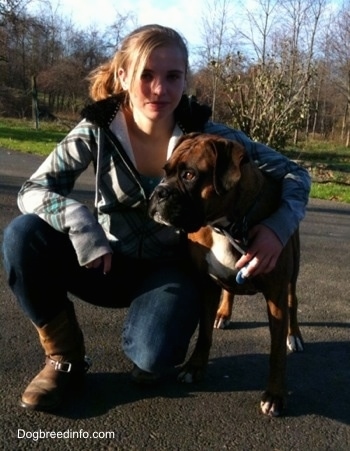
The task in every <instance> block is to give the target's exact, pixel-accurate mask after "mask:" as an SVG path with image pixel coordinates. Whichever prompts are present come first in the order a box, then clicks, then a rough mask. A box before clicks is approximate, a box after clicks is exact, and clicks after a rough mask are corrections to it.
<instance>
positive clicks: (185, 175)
mask: <svg viewBox="0 0 350 451" xmlns="http://www.w3.org/2000/svg"><path fill="white" fill-rule="evenodd" d="M195 175H196V174H195V173H194V171H191V170H189V169H186V170H185V171H183V173H182V178H183V179H184V180H186V181H188V182H190V181H191V180H193V179H194V177H195Z"/></svg>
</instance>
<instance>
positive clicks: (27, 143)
mask: <svg viewBox="0 0 350 451" xmlns="http://www.w3.org/2000/svg"><path fill="white" fill-rule="evenodd" d="M73 125H74V124H73V123H72V122H60V123H57V122H42V123H40V126H39V129H38V130H36V129H35V126H34V124H33V123H32V122H28V121H23V120H16V119H7V118H0V147H4V148H7V149H11V150H19V151H21V152H27V153H34V154H38V155H43V156H46V155H48V154H49V153H50V152H51V151H52V149H53V148H54V147H55V145H56V144H57V143H58V142H59V141H61V140H62V139H63V138H64V136H65V135H66V134H67V132H68V131H69V130H70V128H71V127H72V126H73ZM285 154H286V155H287V156H288V157H289V158H292V159H294V160H297V161H298V162H299V163H300V164H302V165H303V166H305V167H307V169H308V170H309V171H310V174H311V176H312V180H313V184H312V189H311V197H314V198H318V199H327V200H337V201H339V202H347V203H350V149H347V148H345V147H344V146H340V145H335V144H333V143H327V142H320V141H308V142H307V143H304V144H303V145H302V146H301V147H300V148H298V149H297V150H287V151H286V152H285Z"/></svg>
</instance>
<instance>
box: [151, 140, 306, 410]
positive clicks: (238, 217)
mask: <svg viewBox="0 0 350 451" xmlns="http://www.w3.org/2000/svg"><path fill="white" fill-rule="evenodd" d="M164 170H165V177H164V179H163V180H162V181H161V182H160V184H159V185H158V186H157V187H156V189H155V190H154V192H153V194H152V196H151V199H150V205H149V213H150V215H151V217H152V218H153V219H154V220H155V221H157V222H159V223H162V224H165V225H169V226H174V227H176V228H178V229H179V230H182V231H184V232H186V233H187V234H188V238H189V243H190V254H191V256H192V258H193V260H194V262H195V264H196V266H197V267H198V269H199V271H200V272H205V273H206V274H209V275H210V277H206V276H205V277H203V284H205V286H204V287H203V293H204V297H205V299H204V300H203V303H202V309H201V310H202V312H201V318H200V325H199V334H198V340H197V343H196V346H195V350H194V352H193V354H192V355H191V357H190V359H189V360H188V362H187V363H186V364H185V365H184V367H183V368H182V370H181V373H180V375H179V379H180V380H181V381H184V382H193V381H198V380H200V379H201V378H202V377H203V375H204V373H205V369H206V366H207V363H208V358H209V351H210V347H211V343H212V334H213V325H214V322H215V318H216V314H217V309H218V305H219V301H220V293H221V291H223V297H224V306H225V308H226V309H228V313H230V312H229V310H230V308H231V309H232V301H233V296H234V294H242V295H247V294H256V293H258V292H262V293H263V295H264V297H265V299H266V302H267V307H268V308H267V310H268V319H269V326H270V334H271V348H270V371H269V378H268V383H267V387H266V390H265V392H264V393H263V395H262V399H261V404H260V406H261V410H262V412H263V413H264V414H267V415H271V416H278V415H280V414H281V413H282V410H283V407H284V399H285V393H286V387H285V385H286V384H285V379H286V357H287V344H288V346H289V348H290V349H291V350H292V351H302V350H303V339H302V336H301V333H300V330H299V326H298V322H297V302H298V301H297V297H296V281H297V277H298V270H299V257H300V247H299V233H298V231H296V232H295V233H294V235H293V236H292V237H291V238H290V240H289V241H288V243H287V244H286V246H285V247H284V249H283V251H282V253H281V255H280V257H279V259H278V262H277V265H276V267H275V269H274V270H273V271H271V272H270V273H268V274H263V275H259V276H256V277H251V278H248V279H246V280H245V281H244V283H242V284H238V283H237V281H236V276H237V269H235V263H236V262H237V260H238V259H239V258H240V257H241V255H242V253H244V252H245V250H244V249H245V247H246V246H247V244H248V231H249V229H250V228H251V227H253V226H254V225H256V224H258V223H260V222H261V221H262V220H263V219H264V218H267V217H269V216H270V215H271V214H272V213H273V212H274V211H275V210H276V209H277V208H278V205H279V202H280V193H281V186H280V184H279V183H277V182H276V181H274V180H272V179H271V178H269V177H267V176H266V175H264V174H263V173H262V172H261V171H260V170H259V169H258V167H257V166H256V165H255V164H254V163H253V162H251V161H250V160H249V158H248V156H247V154H246V152H245V150H244V148H243V146H242V145H240V144H239V143H237V142H234V141H230V140H226V139H224V138H221V137H218V136H213V135H205V134H199V133H192V134H189V135H185V136H183V137H182V138H181V139H180V140H179V142H178V144H177V146H176V148H175V149H174V152H173V154H172V156H171V157H170V159H169V160H168V161H167V163H166V165H165V167H164ZM212 280H215V282H216V283H213V282H212ZM230 306H231V307H230Z"/></svg>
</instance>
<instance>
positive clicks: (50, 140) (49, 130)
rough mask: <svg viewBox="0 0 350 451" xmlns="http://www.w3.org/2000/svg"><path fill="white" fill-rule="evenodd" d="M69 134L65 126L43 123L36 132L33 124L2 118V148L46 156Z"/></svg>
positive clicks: (0, 142) (0, 132)
mask: <svg viewBox="0 0 350 451" xmlns="http://www.w3.org/2000/svg"><path fill="white" fill-rule="evenodd" d="M67 132H68V127H67V126H66V125H63V124H60V125H58V124H56V123H47V122H46V123H45V122H43V123H41V124H40V126H39V129H38V130H36V129H35V125H34V124H33V123H32V122H29V121H24V120H16V119H7V118H6V119H5V118H0V147H5V148H6V149H11V150H19V151H21V152H27V153H34V154H37V155H43V156H46V155H48V154H49V153H50V152H51V151H52V150H53V149H54V147H55V146H56V144H57V143H58V142H60V141H61V140H62V138H64V136H65V135H66V134H67Z"/></svg>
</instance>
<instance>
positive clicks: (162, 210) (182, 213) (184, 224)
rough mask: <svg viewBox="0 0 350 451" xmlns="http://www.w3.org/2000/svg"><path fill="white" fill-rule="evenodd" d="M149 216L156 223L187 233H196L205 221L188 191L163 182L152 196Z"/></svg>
mask: <svg viewBox="0 0 350 451" xmlns="http://www.w3.org/2000/svg"><path fill="white" fill-rule="evenodd" d="M148 212H149V215H150V216H151V218H153V219H154V220H155V221H156V222H159V223H161V224H165V225H168V226H173V227H175V228H177V229H179V230H183V231H185V232H195V231H197V230H198V229H199V228H200V227H201V226H202V225H203V221H204V217H203V214H201V213H200V212H199V211H198V208H197V207H196V205H195V202H193V199H192V198H191V196H190V195H189V194H188V193H187V192H186V191H181V190H180V189H179V188H178V187H177V186H173V185H171V184H169V183H166V182H163V181H161V182H160V183H159V185H158V186H156V188H155V189H154V191H153V193H152V194H151V197H150V201H149V209H148Z"/></svg>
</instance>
